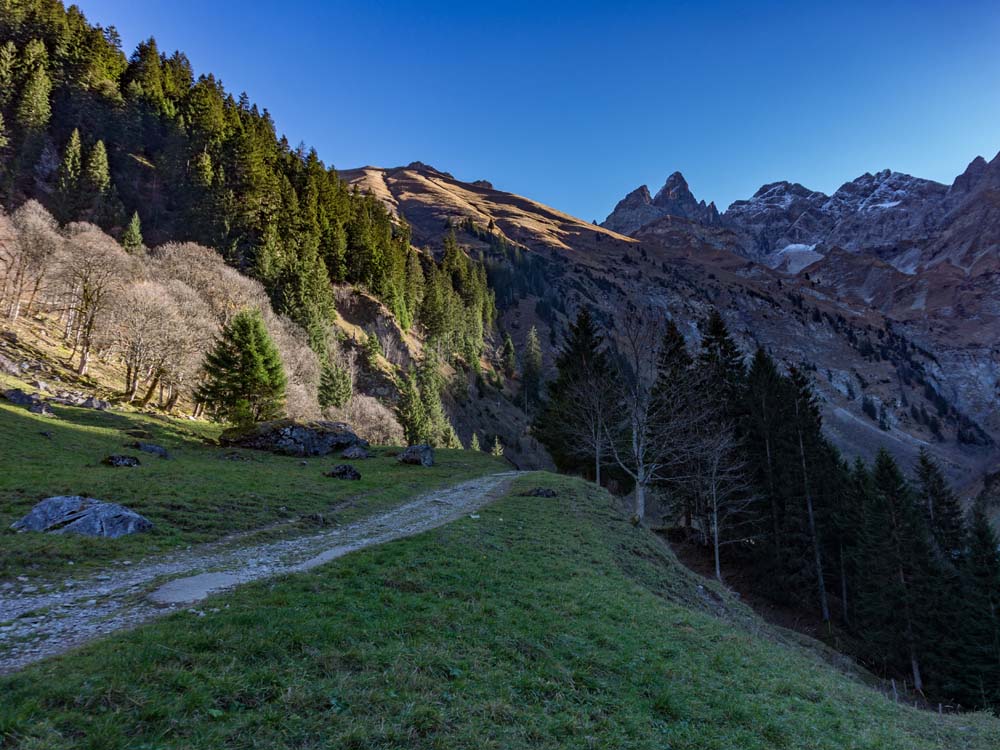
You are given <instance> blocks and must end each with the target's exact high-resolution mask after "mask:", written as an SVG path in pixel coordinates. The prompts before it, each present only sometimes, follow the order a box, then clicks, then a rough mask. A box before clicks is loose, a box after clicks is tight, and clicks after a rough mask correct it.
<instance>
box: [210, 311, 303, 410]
mask: <svg viewBox="0 0 1000 750" xmlns="http://www.w3.org/2000/svg"><path fill="white" fill-rule="evenodd" d="M204 372H205V382H204V383H203V384H202V385H201V387H199V389H198V392H197V398H198V400H199V401H200V402H201V403H203V404H204V405H205V406H206V408H207V409H208V410H209V411H211V412H212V413H214V414H215V415H216V416H217V417H218V418H220V419H223V420H225V421H228V422H232V423H234V424H240V425H245V424H251V423H254V422H260V421H264V420H268V419H275V418H277V417H280V416H281V414H282V412H283V411H284V403H285V385H286V379H285V371H284V368H283V366H282V364H281V357H280V355H279V354H278V349H277V347H276V346H275V345H274V342H273V341H272V340H271V337H270V335H269V334H268V332H267V328H266V327H265V325H264V319H263V318H262V317H261V314H260V312H259V311H257V310H246V311H243V312H241V313H239V314H237V315H236V317H234V318H233V320H232V321H231V322H230V323H229V325H227V326H226V327H225V328H224V329H223V330H222V334H221V336H220V338H219V340H218V342H217V343H216V345H215V347H214V348H213V349H212V351H210V352H209V353H208V354H207V355H206V357H205V365H204Z"/></svg>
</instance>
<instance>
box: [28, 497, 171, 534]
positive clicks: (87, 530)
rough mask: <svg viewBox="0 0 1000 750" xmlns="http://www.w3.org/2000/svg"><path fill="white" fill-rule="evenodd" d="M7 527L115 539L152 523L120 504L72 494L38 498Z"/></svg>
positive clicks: (146, 528) (145, 529)
mask: <svg viewBox="0 0 1000 750" xmlns="http://www.w3.org/2000/svg"><path fill="white" fill-rule="evenodd" d="M11 528H12V529H14V530H15V531H44V532H49V533H52V534H83V535H85V536H103V537H108V538H111V539H116V538H118V537H120V536H126V535H127V534H135V533H137V532H140V531H149V530H150V529H151V528H153V524H152V523H151V522H150V521H149V520H148V519H147V518H144V517H143V516H140V515H139V514H138V513H136V512H135V511H133V510H129V509H128V508H126V507H124V506H122V505H118V504H116V503H105V502H102V501H100V500H95V499H93V498H90V497H80V496H77V495H73V496H60V497H49V498H46V499H45V500H42V501H41V502H40V503H38V504H37V505H35V507H34V508H32V509H31V510H30V511H29V512H28V514H27V515H26V516H25V517H24V518H22V519H21V520H19V521H15V522H14V523H13V524H11Z"/></svg>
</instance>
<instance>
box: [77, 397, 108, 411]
mask: <svg viewBox="0 0 1000 750" xmlns="http://www.w3.org/2000/svg"><path fill="white" fill-rule="evenodd" d="M80 406H82V407H83V408H84V409H97V410H99V411H107V410H108V409H110V408H111V402H110V401H102V400H101V399H99V398H96V397H94V396H88V397H87V398H86V399H84V401H83V403H82V404H80Z"/></svg>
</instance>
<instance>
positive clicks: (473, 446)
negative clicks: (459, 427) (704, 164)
mask: <svg viewBox="0 0 1000 750" xmlns="http://www.w3.org/2000/svg"><path fill="white" fill-rule="evenodd" d="M469 450H470V451H480V450H482V448H480V447H479V435H477V434H476V433H475V432H473V433H472V438H471V439H470V440H469Z"/></svg>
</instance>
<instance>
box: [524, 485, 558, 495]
mask: <svg viewBox="0 0 1000 750" xmlns="http://www.w3.org/2000/svg"><path fill="white" fill-rule="evenodd" d="M558 496H559V493H558V492H556V491H555V490H553V489H550V488H548V487H535V488H534V489H531V490H528V491H527V492H522V493H521V497H558Z"/></svg>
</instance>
